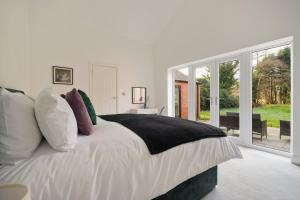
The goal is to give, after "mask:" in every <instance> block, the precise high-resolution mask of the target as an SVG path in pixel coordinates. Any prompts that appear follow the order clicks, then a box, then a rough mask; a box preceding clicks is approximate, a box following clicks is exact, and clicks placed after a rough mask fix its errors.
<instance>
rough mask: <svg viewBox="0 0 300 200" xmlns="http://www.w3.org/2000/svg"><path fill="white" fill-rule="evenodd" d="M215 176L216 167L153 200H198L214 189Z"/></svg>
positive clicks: (215, 183) (216, 172)
mask: <svg viewBox="0 0 300 200" xmlns="http://www.w3.org/2000/svg"><path fill="white" fill-rule="evenodd" d="M217 174H218V168H217V166H215V167H212V168H210V169H208V170H206V171H205V172H202V173H201V174H198V175H196V176H194V177H192V178H190V179H188V180H186V181H185V182H183V183H181V184H179V185H178V186H176V187H175V188H173V189H172V190H170V191H169V192H167V193H165V194H163V195H161V196H159V197H156V198H155V199H153V200H199V199H201V198H202V197H204V196H205V195H207V194H208V193H209V192H211V191H212V190H213V189H214V188H215V186H216V185H217Z"/></svg>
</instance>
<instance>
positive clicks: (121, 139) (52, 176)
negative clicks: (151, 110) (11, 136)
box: [0, 118, 242, 200]
mask: <svg viewBox="0 0 300 200" xmlns="http://www.w3.org/2000/svg"><path fill="white" fill-rule="evenodd" d="M241 157H242V155H241V153H240V151H239V149H238V147H237V146H236V145H235V144H234V143H233V142H232V141H231V140H230V139H229V138H227V137H222V138H208V139H203V140H198V141H195V142H190V143H187V144H183V145H180V146H177V147H174V148H172V149H169V150H167V151H165V152H163V153H160V154H156V155H151V154H150V153H149V151H148V148H147V146H146V145H145V143H144V141H143V140H142V139H141V138H140V137H138V136H137V135H136V134H135V133H133V132H132V131H130V130H129V129H127V128H125V127H124V126H122V125H120V124H117V123H114V122H108V121H104V120H102V119H100V118H99V119H98V125H96V126H94V133H93V134H92V135H90V136H82V135H80V136H79V138H78V143H77V145H76V147H75V149H74V150H72V151H70V152H57V151H55V150H53V149H51V147H50V146H49V145H48V144H47V142H45V141H44V142H43V143H42V144H41V145H40V147H39V148H38V149H37V150H36V151H35V153H34V155H33V156H32V157H31V158H30V159H28V160H24V161H21V162H19V163H18V164H17V165H14V166H2V167H1V168H0V183H21V184H25V185H27V186H29V188H30V190H31V195H32V199H33V200H38V199H43V200H47V199H49V200H50V199H52V200H68V199H70V200H71V199H72V200H77V199H78V200H79V199H80V200H82V199H85V200H88V199H90V200H94V199H99V200H100V199H101V200H127V199H128V200H143V199H145V200H147V199H152V198H155V197H157V196H159V195H161V194H164V193H166V192H167V191H169V190H170V189H172V188H174V187H175V186H176V185H178V184H180V183H182V182H184V181H185V180H187V179H189V178H191V177H193V176H195V175H197V174H199V173H201V172H203V171H205V170H207V169H209V168H211V167H213V166H216V165H218V164H220V163H222V162H224V161H227V160H229V159H232V158H241Z"/></svg>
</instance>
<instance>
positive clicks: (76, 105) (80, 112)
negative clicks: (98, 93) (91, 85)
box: [66, 88, 93, 135]
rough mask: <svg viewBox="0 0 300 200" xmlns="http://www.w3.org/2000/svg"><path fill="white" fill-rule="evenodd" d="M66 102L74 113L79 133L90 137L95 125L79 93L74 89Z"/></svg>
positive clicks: (67, 96) (67, 95) (69, 93)
mask: <svg viewBox="0 0 300 200" xmlns="http://www.w3.org/2000/svg"><path fill="white" fill-rule="evenodd" d="M66 100H67V102H68V103H69V105H70V106H71V108H72V110H73V112H74V115H75V118H76V121H77V126H78V130H79V133H81V134H84V135H90V134H91V133H92V130H93V124H92V121H91V118H90V116H89V113H88V111H87V109H86V107H85V105H84V102H83V100H82V98H81V96H80V94H79V92H78V91H77V90H76V89H75V88H74V89H73V90H72V91H71V92H68V93H67V94H66Z"/></svg>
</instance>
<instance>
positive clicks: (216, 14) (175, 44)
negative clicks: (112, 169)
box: [154, 0, 300, 164]
mask: <svg viewBox="0 0 300 200" xmlns="http://www.w3.org/2000/svg"><path fill="white" fill-rule="evenodd" d="M299 9H300V1H298V0H287V1H281V0H264V1H262V0H251V1H247V0H227V1H220V0H209V1H199V0H189V1H188V2H187V3H186V5H185V7H184V8H182V10H181V12H179V13H178V15H177V16H176V17H175V18H174V19H173V20H172V22H171V23H170V24H169V25H168V26H167V27H166V28H165V31H164V32H163V33H162V34H161V36H160V37H159V39H158V40H157V41H156V45H155V47H154V55H155V66H156V67H155V83H156V90H155V91H156V96H159V97H160V98H158V99H157V105H158V106H163V105H164V106H166V105H167V68H168V67H171V66H176V65H179V64H183V63H186V62H189V61H193V60H199V59H203V58H206V57H210V56H215V55H218V54H222V53H226V52H230V51H234V50H238V49H241V48H245V47H249V46H253V45H257V44H260V43H263V42H268V41H272V40H276V39H279V38H284V37H287V36H294V45H295V46H294V71H293V75H294V81H293V84H294V86H295V90H294V99H293V100H294V102H295V104H294V115H293V118H294V127H293V128H294V130H295V131H294V142H293V151H294V160H295V161H296V160H297V161H298V163H299V164H300V159H299V158H300V131H299V130H300V112H299V110H300V103H299V102H300V90H299V89H297V86H298V85H300V68H299V66H300V26H299V19H300V13H299ZM298 159H299V160H298Z"/></svg>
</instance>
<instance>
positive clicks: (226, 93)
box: [197, 61, 239, 110]
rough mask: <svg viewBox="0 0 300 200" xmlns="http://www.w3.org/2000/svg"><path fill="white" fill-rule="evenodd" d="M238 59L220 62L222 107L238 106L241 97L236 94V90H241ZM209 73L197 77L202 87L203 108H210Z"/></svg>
mask: <svg viewBox="0 0 300 200" xmlns="http://www.w3.org/2000/svg"><path fill="white" fill-rule="evenodd" d="M238 65H239V62H238V61H232V62H226V63H222V64H220V68H219V69H220V70H219V74H220V75H219V76H220V77H219V89H220V92H219V93H220V107H221V108H233V107H237V106H238V103H239V99H238V97H237V96H236V95H234V92H235V90H239V88H238V86H239V82H238V79H237V76H238V74H237V73H238V70H239V68H238ZM206 74H207V75H205V76H203V77H201V78H199V79H197V82H198V83H199V84H200V88H201V92H200V93H201V94H200V97H201V105H200V106H201V107H200V108H201V110H209V108H210V76H209V73H206Z"/></svg>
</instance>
